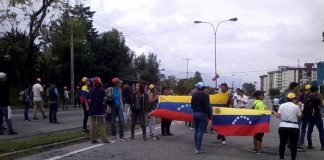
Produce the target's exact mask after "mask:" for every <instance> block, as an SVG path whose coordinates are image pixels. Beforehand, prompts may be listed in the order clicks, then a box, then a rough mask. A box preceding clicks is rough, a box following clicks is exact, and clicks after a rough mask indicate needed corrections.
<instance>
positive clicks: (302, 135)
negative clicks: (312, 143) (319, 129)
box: [298, 116, 309, 145]
mask: <svg viewBox="0 0 324 160" xmlns="http://www.w3.org/2000/svg"><path fill="white" fill-rule="evenodd" d="M308 123H309V118H308V117H305V116H304V117H303V118H302V119H301V121H300V122H299V126H300V137H299V140H298V145H303V144H304V143H305V140H304V139H305V135H306V129H307V126H308Z"/></svg>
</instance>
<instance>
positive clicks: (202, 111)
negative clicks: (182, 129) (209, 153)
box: [191, 82, 211, 154]
mask: <svg viewBox="0 0 324 160" xmlns="http://www.w3.org/2000/svg"><path fill="white" fill-rule="evenodd" d="M195 87H196V88H197V89H198V91H197V92H195V93H194V94H193V95H192V99H191V108H192V111H193V114H192V115H193V121H194V125H195V135H194V140H195V147H196V150H195V152H194V153H195V154H201V153H204V151H202V150H201V142H202V139H203V135H204V130H205V126H206V122H207V118H209V119H211V108H210V107H209V106H210V101H209V95H208V94H206V93H205V92H204V89H205V84H204V82H199V83H197V84H196V85H195Z"/></svg>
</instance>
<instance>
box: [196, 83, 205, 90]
mask: <svg viewBox="0 0 324 160" xmlns="http://www.w3.org/2000/svg"><path fill="white" fill-rule="evenodd" d="M195 87H196V88H198V89H202V88H203V87H205V83H204V82H198V83H197V84H195Z"/></svg>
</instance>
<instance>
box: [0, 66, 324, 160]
mask: <svg viewBox="0 0 324 160" xmlns="http://www.w3.org/2000/svg"><path fill="white" fill-rule="evenodd" d="M6 76H7V75H6V74H5V73H3V72H0V125H1V127H2V128H1V129H0V135H1V134H4V132H3V131H4V129H3V125H2V124H3V119H5V121H6V123H7V127H8V134H9V135H14V134H17V132H15V131H14V129H13V124H12V120H11V117H12V113H11V107H10V106H11V103H10V97H9V95H10V93H9V87H8V85H6V83H5V82H6ZM41 82H42V81H41V79H40V78H37V79H36V82H35V84H34V85H33V86H32V87H31V88H30V87H28V86H29V85H28V84H27V83H26V84H25V85H24V87H23V89H22V90H21V91H20V93H19V100H21V101H22V103H23V104H24V109H25V111H24V119H25V121H30V119H29V116H28V112H29V108H30V106H31V105H33V106H34V110H33V120H39V118H38V117H37V114H38V112H40V113H41V115H42V118H43V119H47V118H48V119H49V123H56V124H59V123H60V122H59V121H58V118H57V111H58V99H59V97H60V96H59V90H58V89H57V87H56V84H55V83H54V82H52V83H50V85H49V87H47V89H46V91H45V92H44V88H43V86H42V85H41ZM111 82H112V86H110V87H106V86H105V87H104V84H103V82H102V81H101V79H100V78H99V77H95V78H92V79H89V78H87V77H83V78H82V79H81V88H80V87H79V86H77V87H76V94H75V95H74V98H75V99H74V100H75V102H80V103H75V104H78V106H79V107H82V109H83V113H84V114H83V123H82V132H86V133H88V132H89V133H90V140H91V142H92V143H97V142H98V141H97V138H96V135H97V130H98V131H99V134H100V137H101V142H102V143H109V142H111V141H109V140H108V139H107V134H106V123H105V122H106V121H109V123H110V125H111V135H112V139H114V140H115V139H116V136H117V131H116V128H117V127H116V123H118V129H119V131H118V133H119V139H120V140H122V141H126V139H125V135H124V123H125V122H127V121H130V126H131V137H130V139H131V140H133V139H135V125H136V124H138V122H139V124H140V126H141V129H142V136H143V140H144V141H146V140H147V135H146V133H147V132H146V122H148V126H149V127H148V129H149V132H148V133H149V135H148V136H149V137H150V138H152V139H153V140H159V139H160V137H159V136H158V134H157V132H156V130H155V125H156V119H155V117H154V116H149V115H148V113H150V112H151V111H153V110H154V109H156V108H157V106H158V103H159V95H163V96H168V95H172V92H171V90H170V88H169V87H162V88H161V91H159V90H158V89H157V87H156V86H155V85H154V84H150V85H144V84H143V83H140V82H136V83H133V84H130V85H129V84H123V81H122V80H121V79H119V78H113V79H112V81H111ZM228 89H229V88H228V86H227V84H226V83H222V84H221V85H220V92H219V93H217V94H224V95H226V96H228V101H227V103H226V105H225V106H224V107H235V108H241V109H242V108H250V107H251V108H252V109H255V110H261V111H264V110H269V108H268V107H267V105H266V104H265V103H264V102H263V100H264V98H265V95H264V94H265V92H263V91H256V92H255V93H254V94H253V97H254V99H255V101H254V103H253V104H252V106H248V104H247V100H248V97H247V96H246V95H244V91H243V90H241V89H239V88H238V89H236V93H234V94H232V93H230V92H229V91H228ZM189 95H191V96H192V99H191V108H192V111H193V122H191V123H189V124H190V126H191V127H192V128H194V130H195V133H194V142H195V151H194V153H195V154H201V153H204V151H203V150H202V146H201V142H202V139H203V135H204V132H206V130H207V128H208V124H211V123H210V119H211V116H212V109H211V107H210V100H209V87H208V86H205V84H204V83H203V82H199V83H197V84H196V85H195V86H194V88H192V90H191V92H190V93H189ZM63 96H64V98H63V99H64V100H63V105H62V109H68V101H69V97H70V96H69V91H68V89H67V87H64V88H63ZM45 97H47V102H48V106H49V117H48V116H46V114H45V112H44V98H45ZM283 97H284V98H282V99H280V100H279V99H278V98H277V99H274V100H273V108H272V113H273V114H274V115H275V116H276V117H277V118H279V119H280V123H279V128H278V133H279V140H280V144H279V154H280V159H284V155H285V154H284V153H285V149H286V146H288V147H289V148H290V150H291V159H292V160H294V159H296V156H297V151H298V150H305V146H304V143H305V141H304V138H305V135H306V133H307V142H308V145H307V149H314V146H313V143H312V133H313V128H314V126H316V127H317V129H318V132H319V139H320V143H321V150H322V151H324V130H323V120H322V115H321V107H322V106H323V101H322V98H321V95H320V94H319V93H318V87H317V86H316V85H310V84H307V85H305V87H304V88H303V89H302V91H300V85H299V84H298V83H296V82H292V83H290V86H289V92H288V93H287V94H286V95H285V96H283ZM75 107H76V106H75ZM89 117H90V130H89V129H88V119H89ZM117 119H118V121H117ZM208 121H209V122H208ZM171 123H172V120H169V119H161V135H162V136H172V135H173V134H172V133H171V132H170V126H171ZM211 131H212V128H211ZM263 136H264V133H256V134H255V135H254V137H253V152H255V153H257V154H263V151H262V140H263ZM217 139H218V140H219V141H220V142H221V143H222V144H223V145H225V144H226V137H225V136H224V135H221V134H218V135H217Z"/></svg>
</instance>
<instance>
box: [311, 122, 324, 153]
mask: <svg viewBox="0 0 324 160" xmlns="http://www.w3.org/2000/svg"><path fill="white" fill-rule="evenodd" d="M314 125H315V126H316V128H317V129H318V133H319V139H320V142H321V146H322V147H324V130H323V120H322V117H321V116H315V117H312V118H310V119H309V123H308V130H307V141H308V146H312V145H313V144H312V133H313V128H314Z"/></svg>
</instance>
